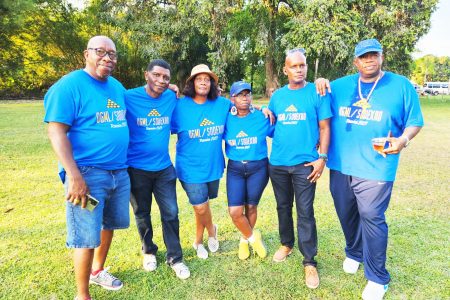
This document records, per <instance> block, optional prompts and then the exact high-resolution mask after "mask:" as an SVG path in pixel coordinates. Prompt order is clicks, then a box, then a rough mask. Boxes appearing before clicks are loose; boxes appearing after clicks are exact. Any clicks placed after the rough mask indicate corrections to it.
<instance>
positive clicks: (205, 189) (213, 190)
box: [180, 179, 220, 205]
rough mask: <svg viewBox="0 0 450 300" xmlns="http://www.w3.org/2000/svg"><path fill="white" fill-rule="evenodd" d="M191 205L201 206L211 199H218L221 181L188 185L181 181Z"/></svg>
mask: <svg viewBox="0 0 450 300" xmlns="http://www.w3.org/2000/svg"><path fill="white" fill-rule="evenodd" d="M180 182H181V186H182V187H183V189H184V191H185V192H186V195H187V196H188V198H189V203H191V205H200V204H203V203H206V202H208V200H209V199H214V198H217V194H218V192H219V182H220V179H217V180H214V181H210V182H205V183H187V182H184V181H182V180H180Z"/></svg>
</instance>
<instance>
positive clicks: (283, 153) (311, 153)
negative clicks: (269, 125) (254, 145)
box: [269, 83, 332, 166]
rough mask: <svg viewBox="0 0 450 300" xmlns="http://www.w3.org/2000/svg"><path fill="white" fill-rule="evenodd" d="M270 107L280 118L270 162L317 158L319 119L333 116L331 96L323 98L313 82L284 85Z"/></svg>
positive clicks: (289, 163) (282, 163)
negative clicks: (301, 84)
mask: <svg viewBox="0 0 450 300" xmlns="http://www.w3.org/2000/svg"><path fill="white" fill-rule="evenodd" d="M269 109H270V110H271V111H272V112H273V114H274V115H275V116H276V118H277V122H276V123H275V132H274V133H273V140H272V152H271V154H270V163H271V164H272V165H275V166H294V165H297V164H300V163H303V162H311V161H314V160H317V159H318V157H319V156H318V153H317V148H316V147H317V144H318V143H319V137H320V136H319V121H321V120H324V119H327V118H330V117H331V116H332V113H331V109H330V98H329V96H328V95H327V96H324V97H320V96H319V95H318V94H317V92H316V87H315V85H314V84H312V83H308V84H307V85H306V86H305V87H303V88H301V89H297V90H291V89H289V87H288V85H285V86H284V87H282V88H281V89H279V90H277V91H275V93H273V95H272V98H270V103H269Z"/></svg>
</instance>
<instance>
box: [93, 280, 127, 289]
mask: <svg viewBox="0 0 450 300" xmlns="http://www.w3.org/2000/svg"><path fill="white" fill-rule="evenodd" d="M89 284H95V285H98V286H101V287H102V288H104V289H105V290H108V291H118V290H120V289H121V288H123V284H122V285H120V286H118V287H114V286H106V285H102V284H100V283H98V282H95V281H92V280H89Z"/></svg>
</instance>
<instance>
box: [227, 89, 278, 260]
mask: <svg viewBox="0 0 450 300" xmlns="http://www.w3.org/2000/svg"><path fill="white" fill-rule="evenodd" d="M251 92H252V89H251V86H250V84H248V83H246V82H244V81H238V82H235V83H233V85H232V86H231V90H230V96H231V101H232V103H233V106H232V108H231V111H230V114H229V116H228V119H227V122H226V126H225V133H224V139H225V152H226V155H227V156H228V158H229V160H228V166H227V196H228V211H229V213H230V216H231V218H232V220H233V223H234V225H235V226H236V227H237V228H238V229H239V231H240V232H241V234H242V237H241V240H240V243H239V253H238V256H239V258H240V259H242V260H244V259H247V258H248V257H249V256H250V249H249V243H250V245H251V246H252V248H253V250H254V251H255V252H256V254H257V255H258V256H260V257H261V258H264V257H266V255H267V250H266V247H265V246H264V243H263V241H262V237H261V233H260V232H259V231H257V230H254V227H255V224H256V219H257V207H258V203H259V200H260V199H261V195H262V193H263V191H264V188H265V187H266V185H267V183H268V181H269V174H268V169H267V167H268V159H267V142H266V137H267V136H269V135H271V134H272V133H273V128H272V126H270V123H269V119H268V118H265V116H264V114H263V113H262V112H261V111H259V110H254V109H253V107H252V93H251Z"/></svg>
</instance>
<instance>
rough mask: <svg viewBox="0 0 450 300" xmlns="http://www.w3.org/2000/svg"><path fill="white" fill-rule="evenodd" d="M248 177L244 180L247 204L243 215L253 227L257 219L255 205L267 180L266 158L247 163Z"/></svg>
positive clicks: (256, 205)
mask: <svg viewBox="0 0 450 300" xmlns="http://www.w3.org/2000/svg"><path fill="white" fill-rule="evenodd" d="M247 169H248V174H249V175H248V177H247V180H246V185H247V187H246V191H247V205H246V206H245V215H246V216H247V219H248V221H249V223H250V226H251V227H252V228H254V227H255V224H256V219H257V207H258V204H259V200H261V196H262V194H263V192H264V189H265V188H266V186H267V183H268V182H269V170H268V159H267V158H265V159H261V160H257V161H251V162H249V163H248V164H247Z"/></svg>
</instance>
